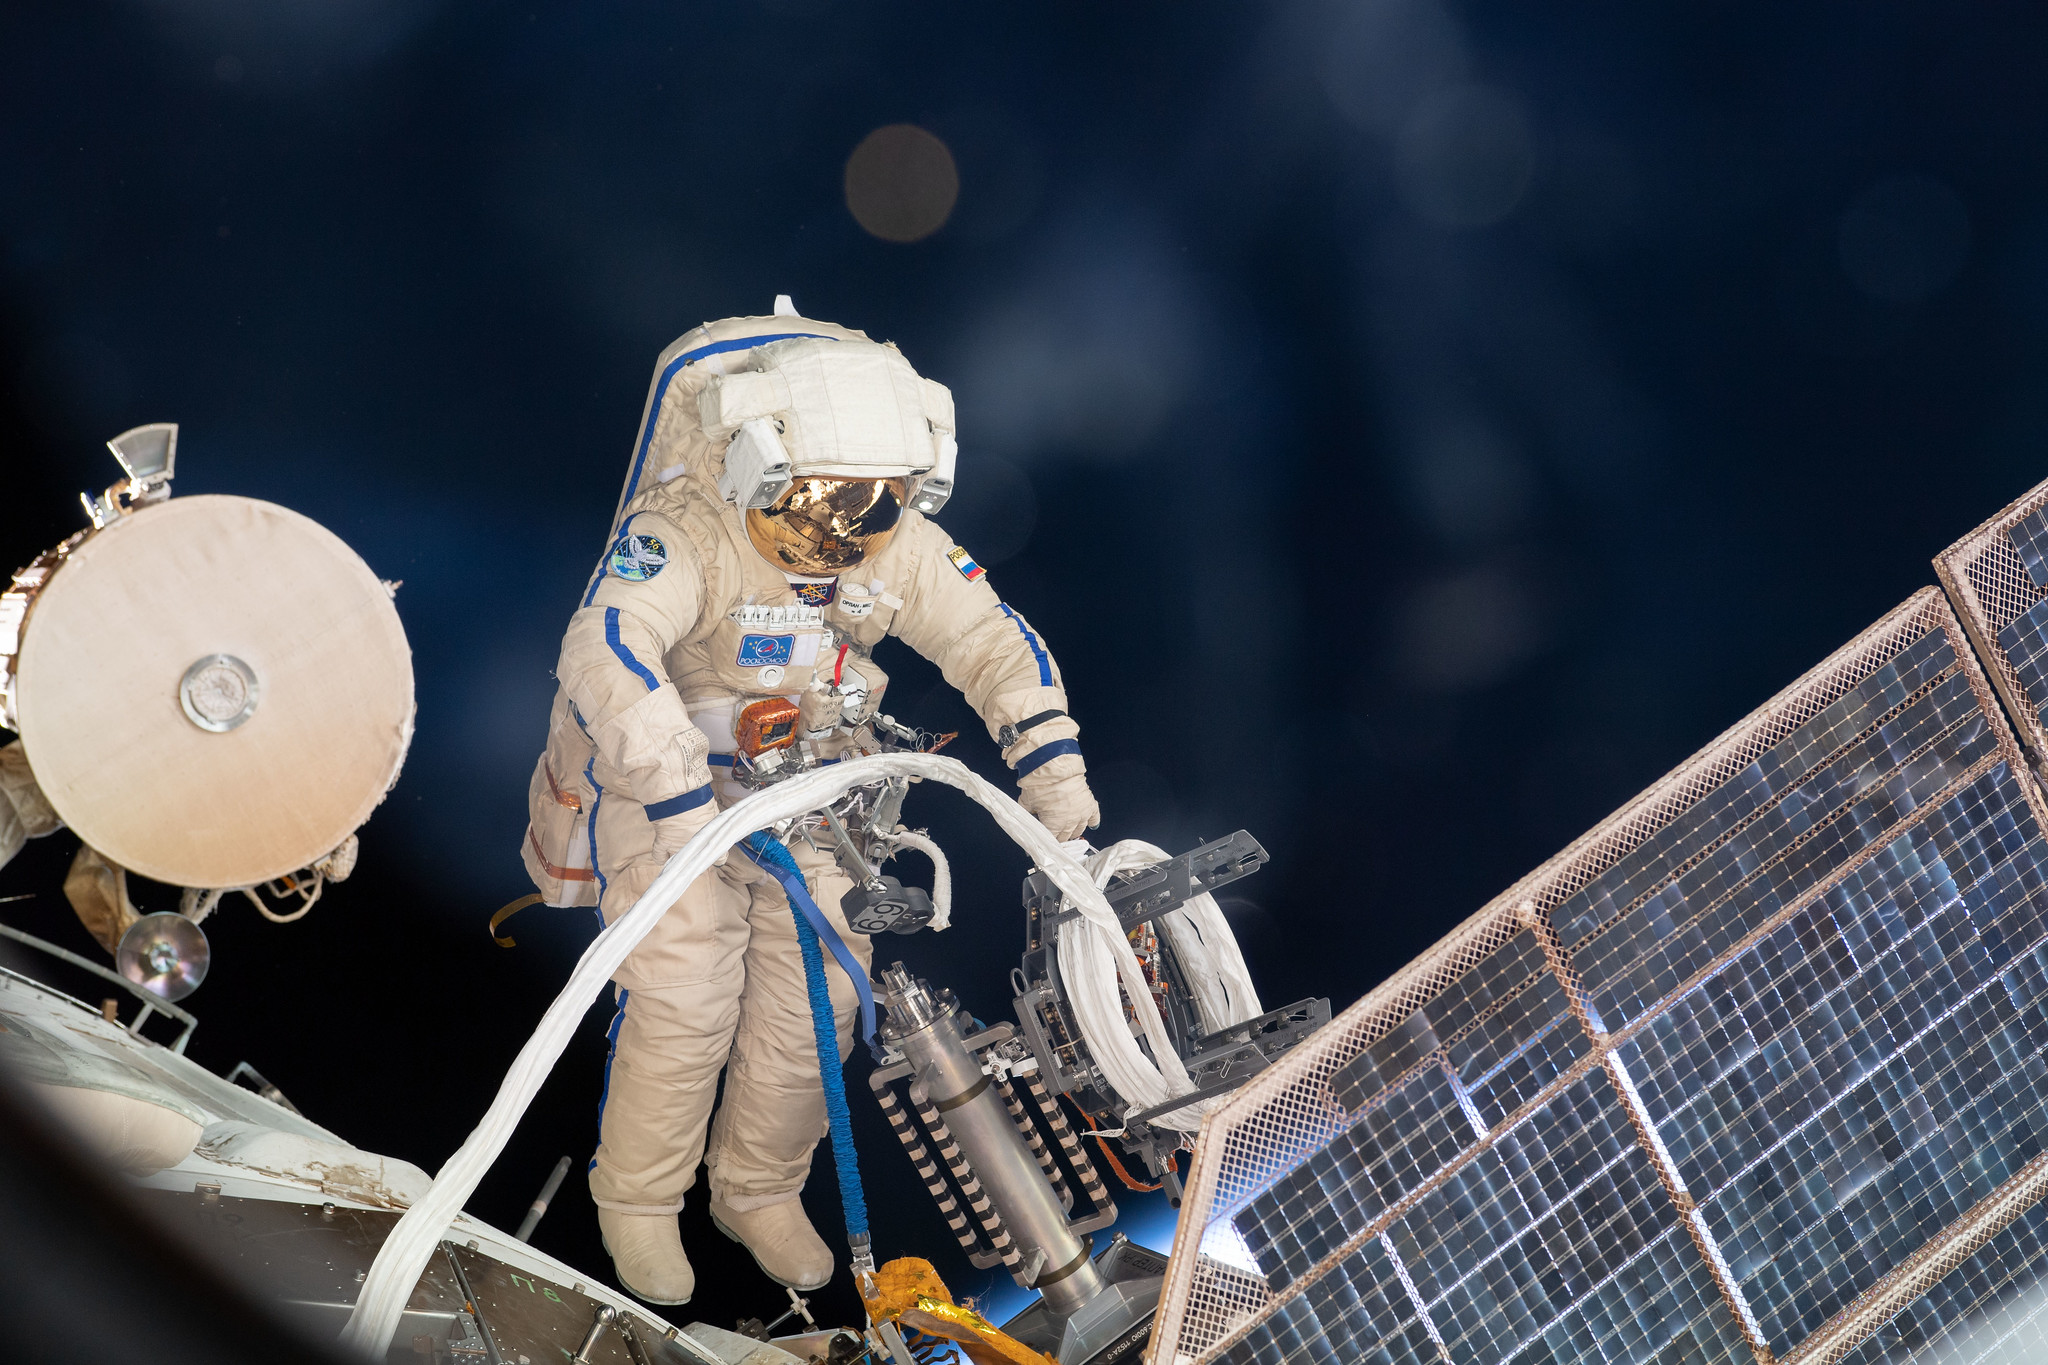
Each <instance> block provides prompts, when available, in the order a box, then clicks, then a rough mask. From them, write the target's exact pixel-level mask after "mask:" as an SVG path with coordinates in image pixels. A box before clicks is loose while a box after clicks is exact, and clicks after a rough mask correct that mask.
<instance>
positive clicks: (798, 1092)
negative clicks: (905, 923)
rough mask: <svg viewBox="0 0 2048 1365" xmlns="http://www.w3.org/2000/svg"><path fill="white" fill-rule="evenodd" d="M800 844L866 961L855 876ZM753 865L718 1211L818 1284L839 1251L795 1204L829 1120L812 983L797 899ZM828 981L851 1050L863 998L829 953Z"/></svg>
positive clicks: (814, 885)
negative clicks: (847, 898)
mask: <svg viewBox="0 0 2048 1365" xmlns="http://www.w3.org/2000/svg"><path fill="white" fill-rule="evenodd" d="M796 852H797V864H798V866H799V867H800V868H802V870H803V872H804V879H805V881H806V883H807V884H808V885H809V887H810V891H811V898H812V899H813V900H815V901H816V902H817V904H818V908H819V909H820V910H822V911H824V913H825V915H826V917H827V918H828V919H829V920H830V921H831V922H832V925H833V927H834V928H836V929H837V930H838V931H839V936H840V937H841V938H843V939H844V940H845V941H846V945H847V947H848V948H850V949H852V951H853V954H854V957H855V958H856V959H857V960H858V961H859V962H860V964H861V967H862V970H863V971H865V970H866V968H867V964H868V961H869V957H870V951H869V947H868V940H867V938H866V936H865V935H861V934H856V933H854V932H853V931H852V930H850V929H848V928H847V927H846V920H845V918H844V916H842V915H841V914H840V910H839V898H840V897H841V896H843V895H845V894H846V892H847V891H849V890H850V889H852V885H853V884H852V883H851V882H850V881H848V880H847V878H846V876H845V874H844V873H842V872H841V871H840V870H839V868H838V865H837V864H835V863H834V862H833V861H832V859H831V858H830V856H828V855H825V854H820V853H817V852H815V851H813V850H811V849H810V848H808V847H806V846H805V845H803V844H802V843H799V844H798V845H797V850H796ZM735 861H737V859H735ZM747 870H748V873H749V875H750V878H751V890H752V896H751V898H750V900H749V903H748V923H749V927H750V930H751V935H750V937H749V939H748V943H747V952H746V976H747V988H746V992H745V994H744V995H742V996H741V999H740V1019H739V1028H738V1030H737V1032H736V1034H735V1036H734V1039H733V1048H732V1059H731V1061H730V1063H729V1064H728V1066H727V1070H726V1076H725V1099H724V1101H723V1102H722V1103H720V1105H719V1107H718V1116H717V1118H716V1119H715V1120H714V1121H713V1123H712V1126H711V1150H710V1154H709V1157H708V1161H707V1164H708V1165H709V1167H710V1175H711V1211H712V1216H713V1217H714V1218H716V1219H717V1220H718V1222H719V1225H720V1226H721V1227H723V1228H724V1229H725V1230H726V1231H727V1232H728V1233H730V1234H732V1235H733V1236H735V1237H736V1238H737V1239H738V1240H740V1241H742V1242H744V1243H746V1245H747V1249H748V1250H749V1251H751V1252H753V1253H754V1258H755V1260H756V1261H758V1262H759V1263H760V1264H761V1268H762V1269H763V1270H765V1271H766V1272H767V1273H768V1274H769V1275H770V1276H771V1277H773V1278H775V1279H777V1280H780V1281H782V1282H783V1283H785V1284H791V1285H794V1286H795V1287H797V1288H815V1287H816V1286H817V1285H820V1284H823V1283H824V1282H825V1281H826V1280H827V1279H829V1278H830V1276H831V1273H832V1256H831V1252H830V1251H829V1250H828V1249H827V1248H826V1247H825V1245H824V1243H823V1242H822V1241H821V1240H820V1239H819V1238H818V1236H817V1233H816V1232H815V1231H814V1230H813V1229H812V1228H811V1226H810V1224H809V1222H808V1221H807V1220H806V1219H805V1218H804V1214H803V1206H802V1204H801V1203H799V1202H798V1195H799V1194H800V1193H801V1192H802V1190H803V1187H804V1180H805V1178H806V1177H808V1176H809V1174H810V1170H811V1156H812V1153H813V1152H814V1151H815V1150H816V1148H817V1145H818V1139H819V1138H821V1137H823V1136H824V1135H825V1130H826V1120H825V1095H824V1090H823V1088H822V1087H821V1085H820V1083H819V1076H818V1051H817V1041H816V1037H815V1035H814V1033H813V1032H812V1028H811V1007H810V991H809V987H808V986H807V984H806V982H805V977H804V964H803V953H802V951H801V949H800V948H799V947H798V945H797V937H796V921H795V919H794V918H793V916H792V913H791V910H790V905H789V901H788V898H787V897H785V896H784V895H783V893H782V888H781V887H780V886H779V885H778V884H777V883H776V882H775V881H774V880H773V879H772V878H771V877H769V876H768V874H767V873H765V872H762V871H760V870H759V869H757V868H754V867H753V866H752V865H751V864H749V865H748V869H747ZM825 979H826V981H827V983H828V984H829V986H830V988H831V994H832V1005H833V1013H834V1015H835V1017H836V1019H837V1022H838V1025H839V1052H840V1056H841V1057H842V1058H843V1057H845V1056H847V1055H848V1054H849V1053H850V1052H851V1050H852V1047H853V1029H854V1022H855V1020H856V1019H857V1018H858V1017H859V997H858V996H857V995H856V994H855V992H854V989H853V983H852V981H850V980H849V979H848V978H847V975H846V973H845V971H844V970H842V969H841V968H840V966H839V964H838V963H837V962H836V961H834V960H833V959H832V958H831V957H830V956H829V955H828V956H827V957H826V959H825Z"/></svg>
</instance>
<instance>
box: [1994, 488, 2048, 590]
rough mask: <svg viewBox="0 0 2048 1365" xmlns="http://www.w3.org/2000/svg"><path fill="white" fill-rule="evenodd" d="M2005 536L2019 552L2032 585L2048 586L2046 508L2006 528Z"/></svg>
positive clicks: (2047, 519)
mask: <svg viewBox="0 0 2048 1365" xmlns="http://www.w3.org/2000/svg"><path fill="white" fill-rule="evenodd" d="M2005 538H2006V539H2007V540H2008V541H2010V542H2011V543H2012V547H2013V549H2015V550H2017V551H2018V552H2019V556H2020V562H2021V563H2023V564H2025V565H2026V566H2027V576H2028V577H2029V578H2031V579H2033V580H2034V586H2036V587H2039V588H2048V508H2040V509H2037V510H2035V511H2033V512H2029V513H2028V514H2027V515H2025V516H2023V517H2021V518H2020V519H2019V520H2017V521H2015V522H2014V523H2013V524H2012V525H2011V526H2009V527H2007V528H2006V532H2005Z"/></svg>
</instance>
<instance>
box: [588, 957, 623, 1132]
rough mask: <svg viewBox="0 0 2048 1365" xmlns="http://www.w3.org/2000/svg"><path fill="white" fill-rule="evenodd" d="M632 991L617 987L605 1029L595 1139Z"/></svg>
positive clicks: (609, 1090)
mask: <svg viewBox="0 0 2048 1365" xmlns="http://www.w3.org/2000/svg"><path fill="white" fill-rule="evenodd" d="M631 994H632V992H631V991H629V990H627V989H626V988H625V987H623V986H621V987H620V988H619V1012H618V1013H617V1014H614V1015H613V1016H612V1026H611V1027H610V1028H608V1029H606V1030H605V1033H604V1040H605V1042H607V1043H609V1044H611V1046H610V1047H609V1048H608V1049H607V1050H606V1051H605V1054H604V1083H603V1084H602V1085H601V1086H599V1087H598V1091H597V1140H598V1141H599V1142H600V1143H602V1142H603V1141H604V1103H605V1101H606V1100H608V1099H610V1098H611V1097H612V1058H614V1057H616V1056H618V1055H619V1025H620V1024H623V1023H625V1022H626V997H627V996H629V995H631ZM590 1169H591V1170H593V1171H594V1170H596V1169H597V1157H596V1156H595V1155H593V1156H592V1157H591V1158H590Z"/></svg>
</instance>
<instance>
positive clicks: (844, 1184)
mask: <svg viewBox="0 0 2048 1365" xmlns="http://www.w3.org/2000/svg"><path fill="white" fill-rule="evenodd" d="M740 847H741V848H742V849H743V850H745V852H746V854H747V856H748V857H750V858H752V859H753V860H754V861H755V862H756V863H759V864H760V865H761V867H762V868H763V869H765V870H766V871H767V872H768V874H769V875H770V876H772V877H774V878H775V880H776V881H778V882H781V883H782V890H783V893H784V894H785V895H787V896H788V897H789V904H790V908H791V911H792V913H793V914H794V916H795V919H796V941H797V946H798V947H799V948H800V949H801V950H802V951H803V955H804V983H805V984H806V985H807V986H808V987H809V988H810V996H811V1032H812V1033H813V1034H815V1035H816V1036H817V1041H818V1078H819V1080H821V1081H822V1082H824V1086H825V1114H826V1116H827V1117H828V1118H829V1119H830V1120H831V1122H832V1164H833V1165H834V1166H835V1167H836V1168H837V1169H838V1172H839V1202H840V1204H841V1206H842V1208H843V1209H844V1210H845V1214H846V1240H847V1241H848V1242H850V1243H851V1244H852V1246H853V1250H854V1257H855V1259H856V1260H861V1259H863V1258H869V1257H870V1252H869V1239H868V1201H867V1197H866V1195H864V1194H863V1193H862V1191H861V1185H860V1165H859V1163H858V1162H856V1161H855V1159H854V1154H853V1111H852V1110H850V1109H848V1108H847V1106H846V1073H845V1071H844V1069H843V1068H842V1067H841V1065H840V1060H839V1023H838V1020H837V1018H836V1017H835V1015H834V1012H833V1009H832V990H831V988H830V987H829V986H827V985H826V984H825V954H824V953H823V952H821V951H820V950H819V947H818V943H819V940H820V939H823V940H824V942H825V943H826V944H828V945H830V947H831V949H832V956H834V957H836V958H838V959H839V965H840V966H841V967H844V968H845V969H846V974H847V975H848V976H850V977H852V978H853V987H854V989H855V990H856V991H858V992H859V993H860V1011H861V1027H862V1029H863V1034H864V1036H865V1037H866V1038H868V1039H869V1040H871V1041H872V1040H873V1038H874V1036H875V997H874V993H873V992H872V991H870V990H869V989H868V974H867V972H865V971H864V970H862V968H861V965H860V963H859V962H857V961H855V960H854V956H853V953H852V952H851V951H850V950H848V948H847V946H846V944H845V942H844V940H842V939H841V938H840V937H839V934H838V932H837V931H836V930H834V929H833V927H832V923H831V921H830V920H827V919H826V918H825V916H824V915H823V914H821V913H819V910H818V905H817V902H815V901H813V900H812V899H811V892H810V888H809V887H807V886H805V885H804V874H803V873H802V872H800V871H798V870H797V865H796V859H795V858H793V857H791V856H790V852H789V850H788V849H786V848H784V847H783V846H782V845H781V844H779V843H777V842H776V841H775V840H773V839H771V838H769V837H768V835H767V834H765V833H763V832H761V831H759V830H757V831H755V832H754V833H752V834H749V835H748V836H747V837H746V839H745V840H744V841H743V842H742V843H741V844H740ZM869 1265H870V1267H872V1260H871V1259H870V1261H869Z"/></svg>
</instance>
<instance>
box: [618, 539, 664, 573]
mask: <svg viewBox="0 0 2048 1365" xmlns="http://www.w3.org/2000/svg"><path fill="white" fill-rule="evenodd" d="M607 567H609V568H610V569H611V571H612V573H613V574H615V575H617V576H618V577H620V578H623V579H625V580H626V581H627V582H628V583H645V582H646V581H647V580H648V579H650V578H652V577H654V576H655V575H656V574H658V573H660V572H661V571H662V570H663V569H665V568H667V567H668V547H667V546H666V545H663V544H662V543H661V537H659V536H636V535H631V534H627V535H623V536H620V537H619V538H618V539H617V540H615V541H613V542H612V553H611V558H610V560H609V561H607Z"/></svg>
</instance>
